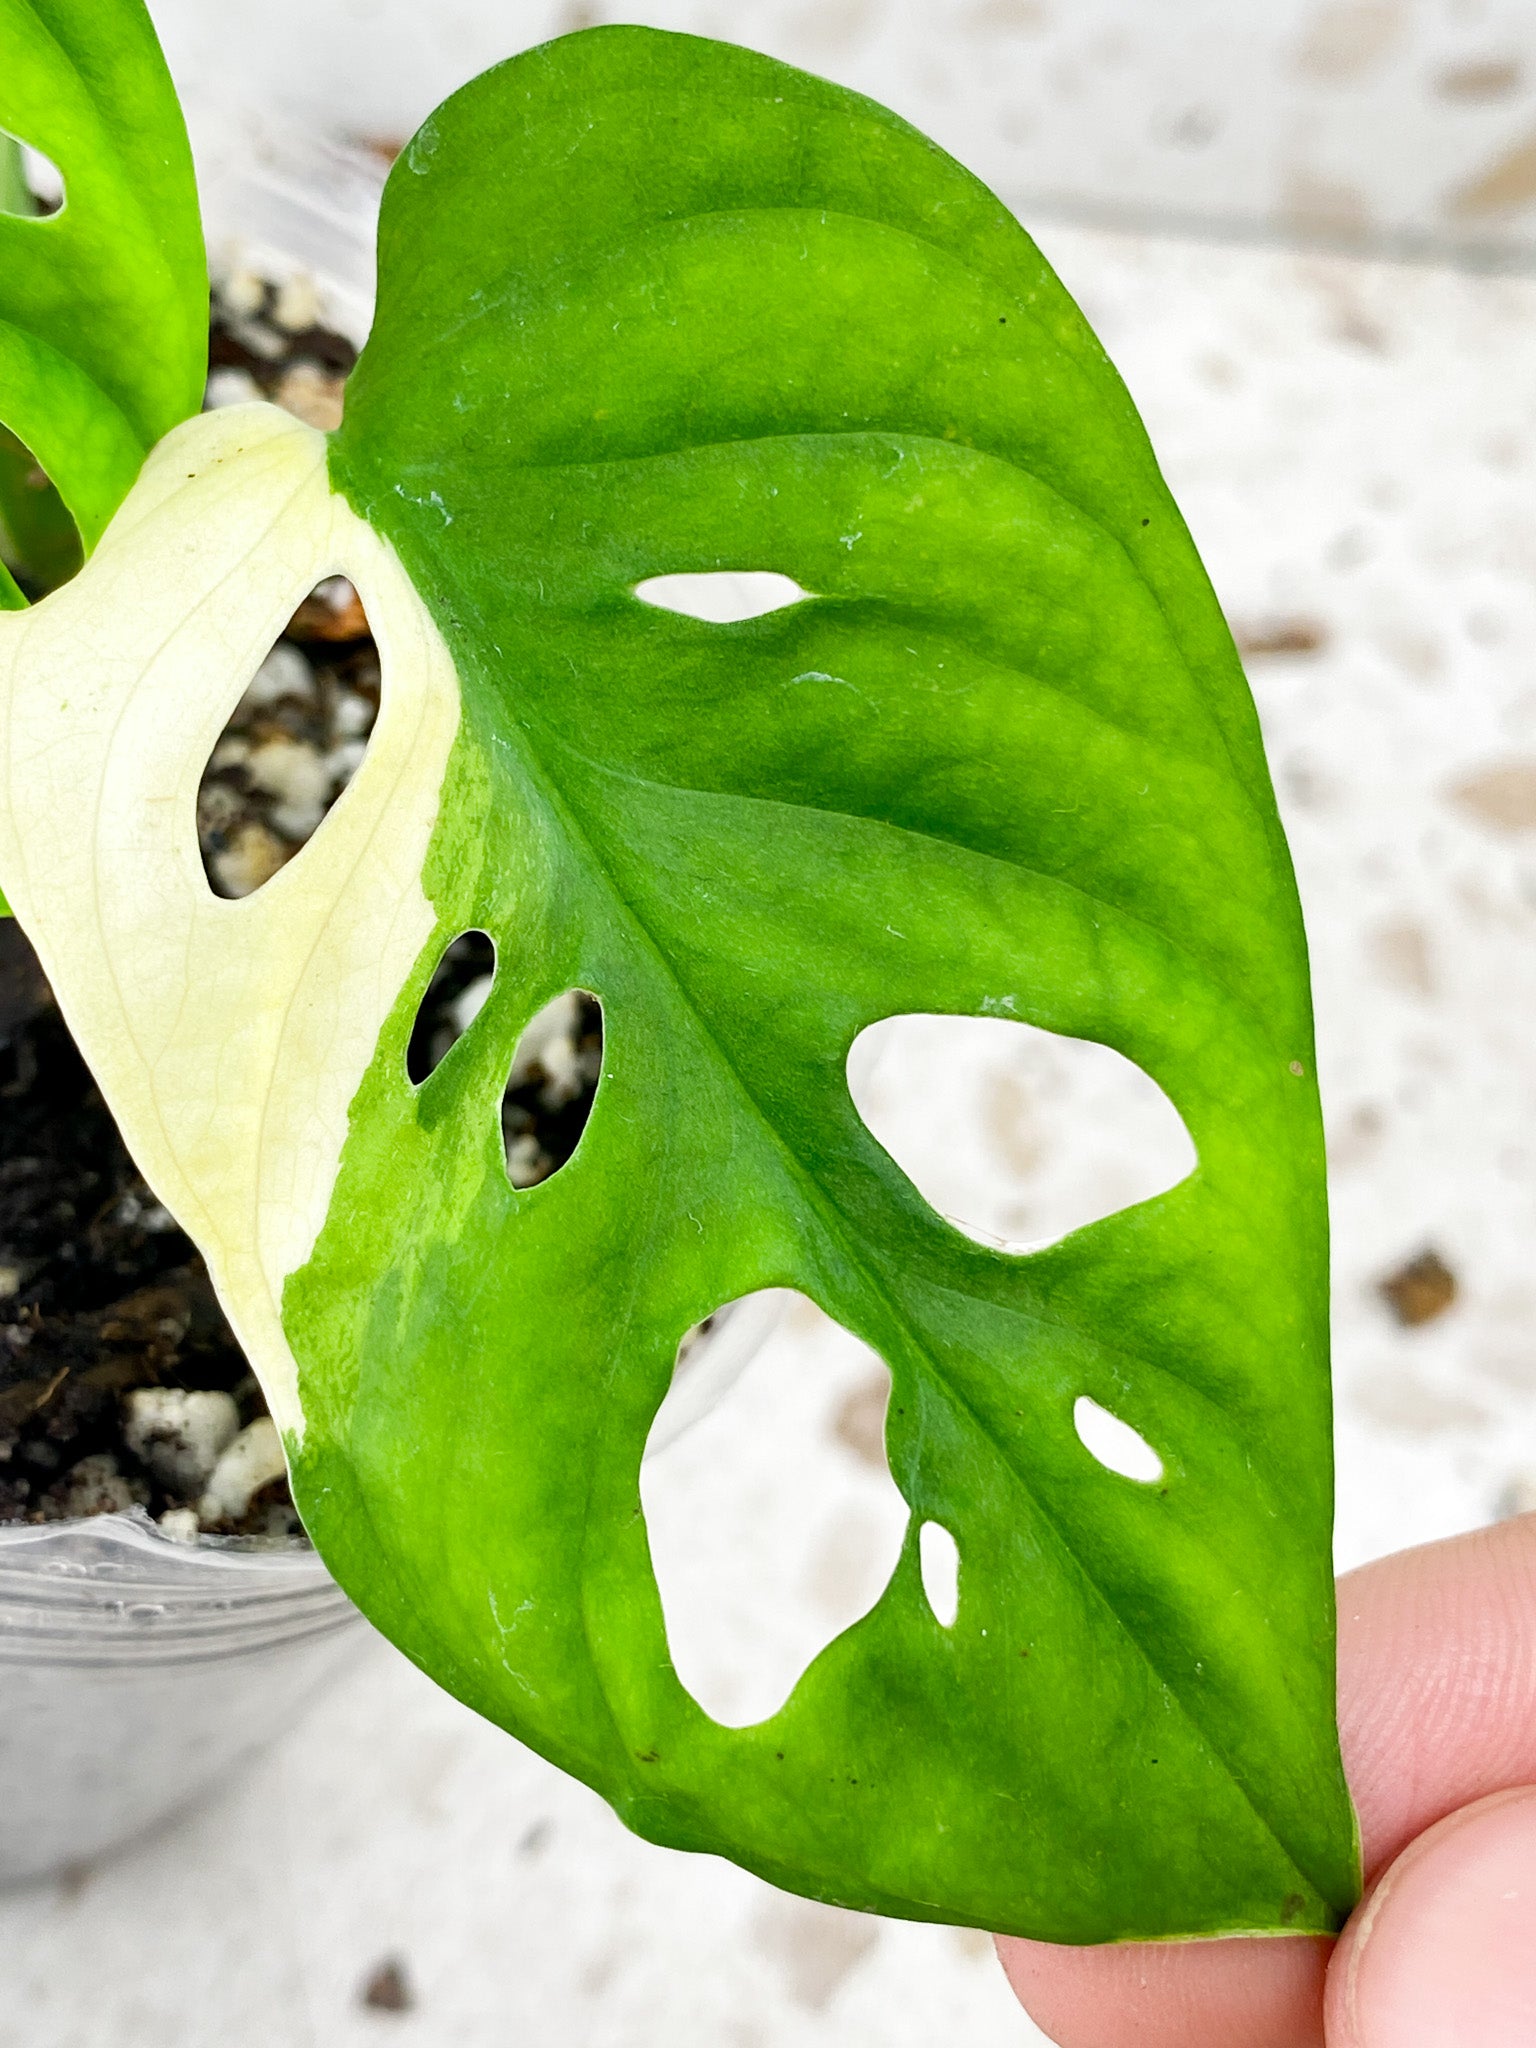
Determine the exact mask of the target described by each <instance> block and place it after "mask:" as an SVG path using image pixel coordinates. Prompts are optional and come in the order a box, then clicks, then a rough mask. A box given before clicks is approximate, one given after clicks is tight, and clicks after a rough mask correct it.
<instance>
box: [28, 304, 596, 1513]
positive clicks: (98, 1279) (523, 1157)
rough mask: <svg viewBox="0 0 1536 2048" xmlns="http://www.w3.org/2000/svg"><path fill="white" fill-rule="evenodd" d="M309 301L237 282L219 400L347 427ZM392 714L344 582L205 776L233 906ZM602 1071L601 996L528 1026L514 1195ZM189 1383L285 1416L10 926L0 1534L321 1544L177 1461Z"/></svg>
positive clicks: (537, 1172) (537, 1170)
mask: <svg viewBox="0 0 1536 2048" xmlns="http://www.w3.org/2000/svg"><path fill="white" fill-rule="evenodd" d="M306 292H307V287H306V286H305V285H304V284H303V281H302V280H299V281H296V282H290V284H288V285H287V286H284V287H279V286H276V285H273V284H271V283H268V282H266V281H263V280H260V279H255V278H252V277H250V276H245V277H236V278H234V279H227V280H225V281H224V283H223V285H222V287H220V288H217V289H216V291H215V295H214V301H213V308H212V318H211V334H210V366H211V367H210V376H209V402H210V404H211V405H219V404H228V403H232V402H236V401H238V400H240V399H242V398H254V397H258V396H259V397H269V398H273V399H275V400H276V401H277V402H278V403H280V404H284V405H286V406H287V407H288V409H289V410H291V411H293V412H295V413H296V414H298V415H299V416H300V417H302V418H306V419H308V420H309V422H310V424H312V425H315V426H320V427H329V426H334V425H335V424H336V423H337V421H338V420H339V417H340V404H341V389H342V380H343V379H344V377H345V374H346V372H347V370H348V369H350V367H351V364H352V361H353V358H354V355H355V351H354V350H353V348H352V346H351V344H350V343H349V342H348V341H346V340H345V338H344V337H342V336H340V335H337V334H334V333H332V332H331V331H330V330H328V329H326V328H325V327H323V326H322V325H320V323H319V322H318V320H317V319H316V318H315V316H314V306H313V297H312V294H311V295H309V296H308V297H306ZM378 703H379V658H378V650H377V648H376V646H375V644H374V641H373V639H372V636H371V634H370V632H369V629H368V621H367V618H366V616H365V615H364V613H363V609H362V606H361V604H360V602H359V600H358V596H357V593H356V591H355V590H353V588H352V586H351V585H350V584H349V583H347V582H346V581H345V579H344V578H341V577H333V578H331V579H329V580H328V581H327V582H326V583H325V584H322V585H321V586H320V587H319V588H318V589H317V590H316V591H315V592H314V593H313V594H312V595H311V596H310V597H309V598H307V599H306V600H305V602H304V603H303V604H302V605H301V606H300V607H299V610H298V612H297V613H296V614H295V616H294V618H293V620H292V621H291V623H290V625H289V627H288V629H287V631H286V632H285V633H284V635H283V636H282V638H281V639H280V640H279V642H278V643H277V645H276V647H275V648H274V649H273V651H272V653H271V655H270V656H269V657H268V659H267V661H266V662H265V663H264V664H263V666H262V669H261V670H260V672H259V673H258V675H257V677H256V678H255V680H254V681H253V683H252V685H251V687H250V689H249V690H248V691H247V692H246V695H245V696H244V697H243V698H242V700H241V702H240V704H239V706H238V707H237V708H236V710H235V712H234V714H233V716H232V717H231V719H230V722H229V724H228V726H227V727H226V729H225V731H224V733H223V735H222V736H221V738H220V740H219V742H218V744H217V745H216V747H215V748H214V751H213V754H212V756H211V757H210V760H209V764H208V767H207V769H206V770H205V772H204V776H203V780H202V784H201V787H200V789H199V793H198V838H199V844H200V847H201V851H202V856H203V865H204V869H205V871H206V873H207V875H208V879H209V883H210V885H211V886H212V887H213V888H214V890H215V891H216V892H217V893H218V894H220V895H222V896H227V897H241V896H246V895H249V894H251V893H252V891H254V890H255V889H258V888H260V887H261V886H262V884H263V883H264V882H266V881H268V880H269V879H270V878H271V876H272V875H273V874H275V873H276V872H277V870H278V869H279V868H280V867H282V866H283V865H284V864H285V863H286V862H287V861H288V860H290V859H292V857H293V856H294V854H295V853H297V852H298V850H299V848H300V847H301V846H303V845H304V844H305V843H306V842H307V840H308V839H309V838H310V836H311V835H312V834H313V832H314V831H315V830H316V828H317V827H318V826H319V824H320V823H321V821H322V819H323V818H324V816H325V813H326V811H327V810H328V809H329V808H330V806H331V804H333V803H334V802H335V800H336V798H337V797H338V796H339V795H340V793H341V791H342V790H343V789H344V788H345V787H346V785H347V783H348V782H349V781H350V780H351V777H352V775H353V774H354V773H355V772H356V770H357V767H358V765H359V763H360V762H361V760H362V758H363V754H364V752H365V750H366V747H367V743H368V736H369V734H370V733H371V731H372V729H373V723H374V719H375V716H376V714H377V711H378ZM317 853H318V849H317ZM493 967H494V960H493V957H492V953H491V948H490V942H489V940H488V939H486V938H485V937H484V936H483V935H481V934H470V935H468V936H467V937H465V938H462V939H459V940H457V941H455V943H454V944H453V945H452V946H451V947H450V948H449V949H448V952H447V953H446V954H445V956H444V958H443V960H442V962H441V963H440V965H439V967H438V969H437V972H436V974H435V975H434V977H433V981H432V984H431V986H430V988H429V990H428V992H427V996H426V998H425V1000H424V1001H423V1004H422V1009H421V1014H420V1016H419V1017H418V1019H417V1022H416V1026H415V1029H414V1032H413V1036H412V1041H411V1056H410V1061H409V1066H410V1071H411V1076H412V1078H413V1079H415V1080H418V1081H419V1080H421V1079H423V1078H424V1077H425V1075H426V1074H427V1073H429V1072H430V1071H431V1069H432V1068H433V1067H434V1066H435V1065H436V1064H437V1062H438V1061H439V1060H440V1059H441V1058H442V1057H443V1055H444V1053H445V1052H446V1051H447V1049H448V1048H449V1046H450V1045H451V1044H452V1043H453V1041H454V1039H456V1038H457V1037H458V1036H459V1034H460V1033H461V1032H462V1031H463V1030H464V1029H465V1028H466V1027H467V1025H468V1023H469V1021H470V1018H471V1017H472V1016H473V1014H474V1011H475V1009H476V1008H477V1007H478V1003H479V1001H481V1000H483V998H484V994H485V991H486V989H487V988H488V987H489V980H490V975H491V973H492V970H493ZM601 1059H602V1015H601V1011H600V1009H599V1008H598V1005H597V1004H596V1002H595V1001H593V1000H592V999H591V998H590V997H587V996H584V995H582V994H581V993H580V992H579V991H578V992H573V993H572V994H571V995H569V996H566V997H562V998H561V999H560V1001H559V1003H557V1004H555V1005H551V1007H550V1009H549V1011H547V1012H546V1013H544V1016H543V1017H542V1018H541V1019H538V1020H536V1021H535V1024H534V1025H533V1026H530V1027H529V1032H528V1034H527V1035H526V1038H525V1042H524V1045H523V1046H521V1047H520V1048H519V1052H518V1057H517V1060H516V1063H515V1064H514V1067H513V1070H512V1075H511V1079H510V1081H509V1084H508V1087H507V1091H506V1096H505V1099H504V1102H503V1108H502V1123H503V1130H504V1134H505V1138H506V1147H507V1171H508V1175H509V1178H510V1179H511V1180H512V1182H513V1184H514V1185H515V1186H518V1187H527V1186H531V1185H533V1184H534V1183H535V1182H537V1181H539V1180H542V1179H544V1178H546V1177H547V1175H549V1174H550V1173H552V1172H553V1171H554V1170H555V1169H556V1167H558V1166H560V1165H562V1164H563V1163H564V1161H565V1160H566V1159H567V1158H569V1156H570V1154H571V1152H572V1151H573V1150H574V1148H575V1144H576V1141H577V1139H578V1138H579V1136H580V1134H581V1130H582V1128H583V1126H584V1125H585V1122H586V1118H587V1112H588V1110H589V1109H590V1107H591V1103H592V1099H593V1095H594V1093H595V1090H596V1085H597V1078H598V1073H599V1071H600V1067H601ZM152 1388H153V1389H165V1390H169V1391H168V1393H167V1394H165V1395H163V1396H148V1395H146V1394H145V1393H144V1392H143V1391H142V1390H146V1389H152ZM190 1392H196V1393H198V1394H200V1395H201V1394H212V1395H214V1396H216V1397H218V1398H217V1399H216V1400H215V1401H213V1402H211V1403H210V1402H204V1403H203V1404H202V1408H203V1413H204V1416H205V1417H206V1414H207V1412H208V1411H209V1410H210V1409H212V1410H214V1411H216V1413H217V1416H218V1418H219V1421H220V1429H219V1432H218V1437H217V1440H218V1441H220V1442H226V1441H227V1439H228V1436H229V1432H231V1431H233V1430H235V1429H236V1428H239V1429H242V1430H251V1431H253V1433H255V1432H257V1431H258V1430H266V1429H267V1428H268V1427H269V1426H268V1425H266V1424H264V1423H262V1422H261V1420H260V1418H262V1417H263V1416H264V1415H265V1412H266V1409H265V1403H264V1401H263V1399H262V1395H261V1390H260V1388H259V1386H258V1385H257V1382H256V1380H255V1377H254V1376H253V1374H252V1373H251V1371H250V1368H249V1365H248V1364H247V1362H246V1359H245V1357H244V1355H243V1353H242V1352H241V1350H240V1347H239V1345H238V1343H237V1342H236V1340H235V1337H234V1334H233V1332H232V1331H231V1330H230V1327H229V1324H228V1323H227V1322H226V1320H225V1318H224V1314H223V1311H222V1310H221V1309H220V1307H219V1304H218V1301H217V1298H216V1296H215V1294H214V1291H213V1287H212V1284H211V1282H210V1281H209V1278H208V1272H207V1269H206V1267H205V1266H204V1264H203V1261H202V1259H201V1257H200V1256H199V1255H198V1253H197V1251H196V1249H195V1247H194V1246H193V1244H192V1242H191V1240H190V1239H189V1238H188V1237H187V1236H186V1235H185V1233H184V1232H183V1231H182V1230H181V1229H180V1228H179V1227H178V1225H177V1224H176V1222H175V1220H174V1219H173V1218H172V1217H171V1216H170V1214H169V1213H168V1212H167V1211H166V1210H165V1208H164V1207H163V1206H162V1205H161V1204H160V1202H159V1201H158V1200H157V1199H156V1197H155V1195H154V1194H153V1192H152V1191H151V1190H150V1188H149V1187H148V1185H147V1184H146V1183H145V1181H144V1180H143V1178H142V1177H141V1176H140V1174H139V1173H138V1171H137V1169H136V1168H135V1166H134V1164H133V1161H132V1159H131V1158H130V1157H129V1154H128V1151H127V1148H126V1146H125V1145H124V1144H123V1141H122V1138H121V1136H120V1135H119V1133H118V1130H117V1127H116V1125H115V1124H114V1122H113V1120H112V1118H111V1115H110V1114H109V1112H108V1110H107V1108H106V1105H105V1104H104V1103H103V1101H102V1099H101V1095H100V1093H99V1092H98V1090H97V1088H96V1085H95V1082H94V1081H93V1080H92V1078H91V1075H90V1072H89V1070H88V1069H87V1067H86V1065H85V1063H84V1061H83V1060H82V1059H81V1057H80V1054H79V1053H78V1051H77V1050H76V1048H75V1045H74V1042H73V1040H72V1039H71V1038H70V1035H69V1032H68V1030H67V1029H66V1027H65V1024H64V1021H63V1018H62V1017H61V1016H60V1014H59V1011H58V1008H57V1006H56V1005H55V1003H54V1000H53V996H52V992H51V991H50V989H49V987H48V984H47V981H46V979H45V978H44V976H43V973H42V970H41V968H40V967H39V965H38V962H37V959H36V956H35V954H34V953H33V951H32V948H31V947H30V945H29V944H28V943H27V940H26V938H25V936H24V934H23V933H22V932H21V930H20V928H19V927H18V926H17V925H16V923H15V922H14V920H12V919H0V1521H13V1522H14V1521H27V1522H48V1521H59V1520H67V1519H70V1518H73V1517H76V1516H80V1515H90V1514H101V1513H107V1512H110V1511H112V1510H115V1509H122V1508H127V1507H132V1506H134V1505H140V1506H142V1507H144V1508H145V1509H146V1510H147V1511H148V1512H149V1513H150V1514H151V1515H153V1516H155V1517H156V1518H157V1519H159V1518H161V1517H166V1518H168V1519H167V1520H166V1523H165V1526H166V1527H167V1529H168V1530H173V1531H174V1532H175V1533H176V1534H178V1535H181V1536H183V1537H190V1536H192V1535H195V1534H196V1533H197V1532H198V1530H199V1529H202V1530H204V1531H208V1532H211V1533H215V1534H229V1535H247V1536H265V1537H279V1538H280V1537H285V1536H291V1535H294V1534H297V1533H301V1532H300V1531H299V1525H298V1521H297V1517H296V1516H295V1514H294V1512H293V1507H292V1503H291V1501H290V1499H289V1495H288V1488H287V1480H286V1478H285V1477H274V1478H272V1479H271V1480H269V1481H268V1483H267V1484H265V1485H264V1486H261V1487H259V1488H258V1489H257V1490H256V1491H255V1493H254V1494H253V1495H251V1497H250V1498H249V1500H248V1501H243V1500H242V1501H241V1502H240V1504H239V1509H238V1512H230V1511H229V1506H228V1501H229V1496H228V1494H227V1492H226V1493H225V1494H224V1495H222V1496H218V1497H216V1491H215V1492H205V1483H206V1479H207V1470H206V1467H207V1464H208V1462H209V1461H208V1458H207V1457H204V1458H203V1459H202V1465H201V1469H199V1470H196V1471H194V1470H192V1467H193V1466H196V1465H197V1462H198V1461H197V1459H196V1457H193V1458H192V1459H191V1461H190V1464H189V1460H188V1457H187V1456H186V1455H182V1456H180V1457H179V1458H178V1456H177V1455H176V1454H175V1452H174V1447H173V1451H172V1454H171V1455H170V1456H167V1455H166V1445H165V1441H164V1433H163V1432H162V1433H161V1434H160V1435H159V1436H157V1435H156V1432H155V1431H154V1430H153V1429H151V1430H149V1431H148V1432H146V1428H145V1424H144V1414H145V1404H146V1403H148V1402H152V1401H154V1400H160V1401H162V1402H169V1403H171V1404H172V1406H174V1403H175V1401H176V1399H177V1397H178V1395H180V1394H185V1393H190ZM231 1404H232V1405H231ZM155 1412H156V1413H159V1412H160V1411H159V1410H156V1411H155ZM135 1416H137V1418H138V1422H137V1426H136V1427H135V1423H134V1418H135ZM135 1446H137V1449H136V1448H135ZM203 1448H204V1450H205V1451H206V1450H207V1443H206V1442H205V1443H204V1446H203Z"/></svg>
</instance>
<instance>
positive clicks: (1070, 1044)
mask: <svg viewBox="0 0 1536 2048" xmlns="http://www.w3.org/2000/svg"><path fill="white" fill-rule="evenodd" d="M847 1073H848V1086H849V1092H850V1093H851V1094H852V1096H853V1101H854V1106H855V1108H856V1109H857V1110H858V1112H859V1115H860V1116H861V1118H862V1119H863V1121H864V1123H865V1125H866V1127H867V1128H868V1130H869V1131H870V1133H871V1135H872V1136H873V1137H874V1138H875V1139H876V1140H877V1141H878V1142H879V1143H880V1144H881V1145H882V1146H883V1147H884V1148H885V1150H886V1151H887V1152H888V1153H889V1154H890V1156H891V1157H892V1159H894V1160H895V1162H896V1164H897V1165H898V1166H899V1167H900V1168H901V1170H902V1171H903V1172H904V1173H905V1174H906V1175H907V1176H908V1178H909V1179H910V1180H911V1181H912V1182H913V1184H914V1185H915V1186H916V1188H917V1190H918V1192H919V1194H921V1195H922V1196H923V1198H924V1199H925V1200H926V1201H927V1202H929V1203H930V1204H931V1205H932V1206H933V1207H934V1208H935V1209H936V1210H938V1212H939V1214H940V1215H941V1216H943V1217H945V1218H946V1219H947V1220H948V1221H949V1222H951V1223H953V1224H954V1225H955V1226H956V1227H957V1228H958V1229H959V1230H962V1231H963V1232H964V1233H965V1234H966V1236H968V1237H971V1238H974V1239H975V1240H977V1241H978V1242H979V1243H982V1244H989V1245H993V1246H995V1247H998V1248H1000V1249H1002V1250H1006V1251H1014V1252H1022V1251H1031V1250H1036V1249H1038V1248H1040V1247H1041V1246H1043V1245H1046V1244H1051V1243H1054V1242H1055V1241H1056V1240H1057V1239H1059V1238H1062V1237H1065V1236H1067V1235H1068V1233H1069V1232H1071V1231H1074V1230H1080V1229H1082V1228H1083V1227H1084V1226H1085V1225H1087V1224H1090V1223H1096V1222H1098V1221H1100V1220H1101V1219H1102V1218H1104V1217H1106V1216H1112V1215H1114V1214H1115V1213H1116V1211H1117V1210H1120V1209H1127V1208H1130V1207H1131V1206H1132V1205H1133V1204H1134V1203H1137V1202H1145V1201H1149V1200H1151V1199H1152V1197H1153V1196H1156V1195H1161V1194H1165V1193H1166V1192H1167V1191H1168V1190H1169V1189H1170V1188H1173V1187H1176V1186H1177V1185H1178V1183H1179V1182H1180V1181H1182V1180H1184V1179H1185V1178H1186V1177H1187V1176H1188V1175H1189V1174H1190V1173H1191V1172H1192V1171H1193V1170H1194V1167H1195V1165H1196V1164H1197V1160H1196V1154H1195V1148H1194V1145H1193V1143H1192V1141H1191V1139H1190V1136H1189V1133H1188V1131H1187V1130H1186V1128H1185V1126H1184V1120H1183V1118H1182V1117H1181V1116H1180V1115H1179V1113H1178V1111H1177V1110H1176V1109H1175V1108H1174V1106H1173V1104H1172V1103H1171V1102H1170V1101H1169V1099H1168V1097H1167V1096H1166V1095H1165V1094H1164V1093H1163V1091H1162V1089H1161V1088H1159V1087H1158V1085H1157V1083H1156V1082H1155V1081H1154V1080H1152V1078H1151V1077H1150V1075H1148V1074H1145V1073H1143V1071H1142V1070H1141V1068H1140V1067H1138V1066H1136V1065H1135V1064H1134V1063H1133V1062H1132V1061H1130V1060H1128V1059H1126V1058H1124V1057H1123V1056H1122V1055H1121V1054H1120V1053H1118V1052H1115V1051H1113V1050H1112V1049H1111V1048H1110V1047H1109V1046H1106V1045H1097V1044H1094V1043H1092V1042H1091V1041H1089V1040H1087V1039H1080V1038H1066V1037H1062V1036H1060V1035H1058V1034H1057V1033H1055V1032H1051V1031H1042V1030H1040V1029H1038V1028H1037V1027H1035V1026H1034V1025H1031V1024H1026V1023H1024V1022H1022V1021H1020V1020H1017V1019H1014V1018H1009V1017H956V1016H931V1015H920V1014H914V1015H906V1016H899V1017H886V1018H883V1019H882V1020H881V1021H880V1022H879V1023H877V1024H871V1025H869V1026H868V1027H867V1028H866V1029H865V1030H864V1031H861V1032H860V1033H859V1035H858V1037H857V1038H856V1039H855V1040H854V1042H853V1045H852V1047H851V1048H850V1050H849V1055H848V1066H847Z"/></svg>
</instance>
